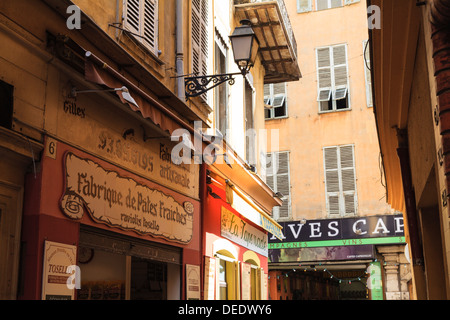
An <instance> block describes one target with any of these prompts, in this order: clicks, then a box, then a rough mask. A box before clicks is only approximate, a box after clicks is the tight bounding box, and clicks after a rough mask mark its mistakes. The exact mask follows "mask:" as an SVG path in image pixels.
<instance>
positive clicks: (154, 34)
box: [124, 0, 158, 54]
mask: <svg viewBox="0 0 450 320" xmlns="http://www.w3.org/2000/svg"><path fill="white" fill-rule="evenodd" d="M124 17H125V19H124V26H125V29H126V30H128V31H130V33H131V34H132V35H133V36H134V37H135V38H136V39H137V40H138V41H139V42H140V43H142V44H143V45H144V46H145V47H146V48H147V49H149V50H150V51H151V52H152V53H154V54H157V51H158V0H125V1H124Z"/></svg>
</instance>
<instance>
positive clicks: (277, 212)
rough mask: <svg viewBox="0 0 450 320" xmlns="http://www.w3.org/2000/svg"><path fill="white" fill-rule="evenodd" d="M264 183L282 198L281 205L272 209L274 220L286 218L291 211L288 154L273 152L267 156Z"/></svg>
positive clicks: (285, 152)
mask: <svg viewBox="0 0 450 320" xmlns="http://www.w3.org/2000/svg"><path fill="white" fill-rule="evenodd" d="M266 159H267V162H266V163H267V176H266V183H267V185H269V186H270V187H271V188H272V190H273V191H274V192H281V193H282V194H283V196H284V199H283V205H282V206H281V207H275V208H274V209H273V215H274V217H275V218H288V217H289V216H290V211H291V191H290V190H291V185H290V173H289V152H287V151H284V152H274V153H271V154H268V156H267V158H266Z"/></svg>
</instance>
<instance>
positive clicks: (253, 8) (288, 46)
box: [235, 0, 301, 84]
mask: <svg viewBox="0 0 450 320" xmlns="http://www.w3.org/2000/svg"><path fill="white" fill-rule="evenodd" d="M242 2H243V1H239V2H235V3H236V4H235V12H236V17H237V19H238V20H243V19H248V20H250V21H251V23H252V27H253V30H254V31H255V33H256V36H257V38H258V41H259V44H260V55H261V60H262V65H263V66H264V68H265V71H266V75H265V78H264V83H266V84H267V83H278V82H289V81H297V80H299V79H300V78H301V72H300V67H299V64H298V60H297V44H296V41H295V37H294V33H293V30H292V27H291V24H290V21H289V16H288V13H287V11H286V8H285V5H284V2H283V0H277V1H261V2H251V3H242ZM238 3H239V4H238Z"/></svg>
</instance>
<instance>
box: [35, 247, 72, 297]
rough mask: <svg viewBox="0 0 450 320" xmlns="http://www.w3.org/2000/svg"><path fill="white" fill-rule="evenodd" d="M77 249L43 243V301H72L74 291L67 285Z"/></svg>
mask: <svg viewBox="0 0 450 320" xmlns="http://www.w3.org/2000/svg"><path fill="white" fill-rule="evenodd" d="M76 255H77V247H76V246H73V245H68V244H63V243H57V242H51V241H45V244H44V265H43V272H42V299H43V300H73V299H74V294H75V289H74V288H70V286H69V285H68V284H67V280H69V277H71V278H73V277H74V274H73V272H69V271H70V269H69V267H72V266H75V265H76Z"/></svg>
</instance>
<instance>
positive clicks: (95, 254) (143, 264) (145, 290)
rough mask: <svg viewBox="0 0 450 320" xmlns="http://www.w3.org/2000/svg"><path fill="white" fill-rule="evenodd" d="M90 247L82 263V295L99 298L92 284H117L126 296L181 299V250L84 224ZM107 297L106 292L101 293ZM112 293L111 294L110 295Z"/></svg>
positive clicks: (83, 245) (84, 244)
mask: <svg viewBox="0 0 450 320" xmlns="http://www.w3.org/2000/svg"><path fill="white" fill-rule="evenodd" d="M78 250H79V254H78V256H79V259H80V257H83V255H82V254H81V252H82V251H81V250H87V251H88V252H89V254H88V255H85V256H86V258H85V259H84V260H85V261H80V260H79V262H80V263H81V265H80V266H81V270H80V271H81V286H82V289H81V290H80V291H79V292H78V299H95V298H93V295H92V292H93V290H92V287H93V286H96V287H95V288H96V289H97V287H99V285H101V287H103V292H105V291H106V290H105V288H107V290H109V291H110V290H111V289H110V288H111V287H114V288H117V290H119V291H120V295H116V296H117V297H116V298H117V299H123V300H179V299H180V298H181V292H180V288H181V266H180V263H181V250H180V249H178V248H175V247H170V246H166V245H162V244H158V243H154V242H150V241H142V240H140V239H135V238H131V237H126V236H123V235H119V234H116V233H113V232H106V231H105V230H99V229H95V228H88V227H84V226H83V227H82V230H81V233H80V241H79V249H78ZM97 296H99V297H102V298H101V299H105V297H107V296H106V295H105V294H103V295H97ZM109 296H110V295H109Z"/></svg>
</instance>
